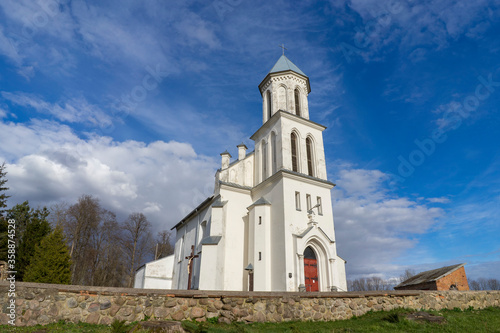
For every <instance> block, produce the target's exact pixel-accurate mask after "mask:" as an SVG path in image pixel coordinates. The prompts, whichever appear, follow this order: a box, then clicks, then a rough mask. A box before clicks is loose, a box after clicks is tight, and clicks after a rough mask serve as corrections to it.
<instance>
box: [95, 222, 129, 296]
mask: <svg viewBox="0 0 500 333" xmlns="http://www.w3.org/2000/svg"><path fill="white" fill-rule="evenodd" d="M100 234H101V238H100V239H99V251H98V256H97V260H96V262H95V267H94V268H95V273H94V275H93V284H94V285H97V286H109V287H122V286H126V285H127V282H128V281H127V280H128V279H127V278H126V277H127V268H126V264H125V260H126V258H125V252H124V251H123V247H122V244H123V231H122V229H121V227H120V225H119V224H118V222H116V219H115V218H114V214H113V215H109V216H108V218H107V219H106V220H105V221H104V223H103V224H102V226H101V229H100Z"/></svg>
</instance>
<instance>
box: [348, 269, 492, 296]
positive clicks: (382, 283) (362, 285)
mask: <svg viewBox="0 0 500 333" xmlns="http://www.w3.org/2000/svg"><path fill="white" fill-rule="evenodd" d="M414 275H415V271H414V270H412V269H407V270H406V271H405V272H404V273H403V274H402V275H401V276H400V277H399V278H393V279H388V280H384V279H382V278H380V277H377V276H373V277H369V278H359V279H355V280H347V290H349V291H374V290H392V289H394V287H395V286H397V285H398V284H399V283H401V282H403V281H405V280H408V279H409V278H411V277H412V276H414ZM468 283H469V289H470V290H500V280H498V279H484V278H479V279H477V280H471V279H468Z"/></svg>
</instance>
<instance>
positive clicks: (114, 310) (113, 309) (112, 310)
mask: <svg viewBox="0 0 500 333" xmlns="http://www.w3.org/2000/svg"><path fill="white" fill-rule="evenodd" d="M118 310H120V306H119V305H117V304H113V305H111V307H110V308H109V315H110V316H111V317H114V316H115V315H116V313H117V312H118Z"/></svg>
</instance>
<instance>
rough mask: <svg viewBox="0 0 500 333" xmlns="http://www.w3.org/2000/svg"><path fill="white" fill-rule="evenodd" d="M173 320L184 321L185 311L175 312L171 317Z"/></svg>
mask: <svg viewBox="0 0 500 333" xmlns="http://www.w3.org/2000/svg"><path fill="white" fill-rule="evenodd" d="M171 317H172V319H173V320H177V321H179V320H183V319H184V311H182V310H178V311H176V312H174V313H173V314H172V315H171Z"/></svg>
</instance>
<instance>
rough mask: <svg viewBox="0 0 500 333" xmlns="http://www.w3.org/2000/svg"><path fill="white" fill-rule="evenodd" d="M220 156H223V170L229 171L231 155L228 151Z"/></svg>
mask: <svg viewBox="0 0 500 333" xmlns="http://www.w3.org/2000/svg"><path fill="white" fill-rule="evenodd" d="M220 156H222V170H224V169H227V168H228V167H229V159H230V158H231V154H229V152H228V151H227V150H226V151H225V152H223V153H221V154H220Z"/></svg>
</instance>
